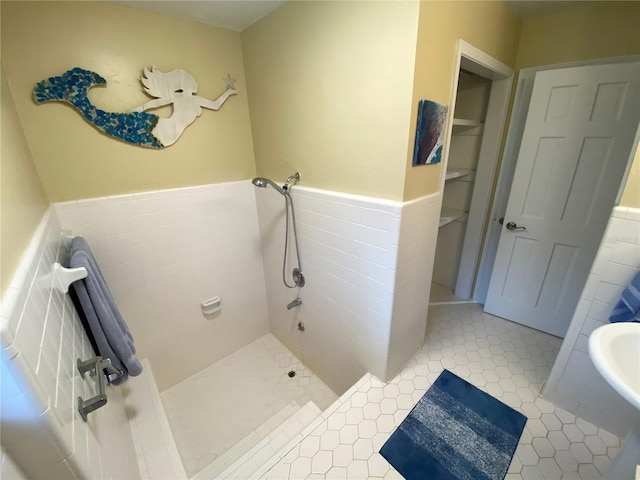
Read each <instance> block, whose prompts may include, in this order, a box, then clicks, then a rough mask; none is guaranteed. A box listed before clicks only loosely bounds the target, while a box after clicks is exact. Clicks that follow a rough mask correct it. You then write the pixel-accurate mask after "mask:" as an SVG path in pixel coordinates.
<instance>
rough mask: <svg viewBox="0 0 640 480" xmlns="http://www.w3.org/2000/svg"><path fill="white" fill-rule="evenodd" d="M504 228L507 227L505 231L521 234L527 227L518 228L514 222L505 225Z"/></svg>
mask: <svg viewBox="0 0 640 480" xmlns="http://www.w3.org/2000/svg"><path fill="white" fill-rule="evenodd" d="M506 227H507V230H509V231H510V232H521V231H523V230H526V229H527V227H519V226H518V225H516V224H515V223H514V222H509V223H507V225H506Z"/></svg>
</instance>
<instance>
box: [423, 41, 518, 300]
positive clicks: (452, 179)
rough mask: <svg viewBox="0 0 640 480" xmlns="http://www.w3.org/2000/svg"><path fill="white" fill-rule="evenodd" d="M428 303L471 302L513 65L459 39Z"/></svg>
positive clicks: (475, 286)
mask: <svg viewBox="0 0 640 480" xmlns="http://www.w3.org/2000/svg"><path fill="white" fill-rule="evenodd" d="M456 71H457V72H458V74H457V75H456V76H455V78H454V85H453V88H452V98H451V102H450V109H452V111H451V112H450V114H449V118H448V126H447V132H448V135H447V138H446V139H445V145H446V147H445V158H443V169H442V178H441V183H440V191H441V192H442V207H441V212H440V223H439V230H438V241H437V244H436V256H435V262H434V267H433V278H432V285H431V294H430V302H429V303H430V304H432V305H434V304H436V305H437V304H448V303H470V302H475V301H476V300H475V299H474V291H475V290H476V288H477V287H478V285H477V280H476V279H477V272H478V267H479V265H480V260H481V258H482V243H483V238H484V233H485V230H486V228H487V224H488V215H489V213H490V208H489V207H490V204H491V200H492V196H493V190H494V183H495V181H494V180H495V176H496V171H497V170H496V169H497V164H498V154H499V150H500V144H501V141H502V135H503V133H504V128H505V121H506V116H507V109H508V102H509V94H510V91H511V84H512V79H513V70H511V69H510V68H509V67H507V66H506V65H504V64H502V63H501V62H499V61H497V60H496V59H494V58H492V57H490V56H489V55H487V54H485V53H484V52H482V51H480V50H478V49H476V48H475V47H473V46H472V45H469V44H468V43H466V42H464V41H462V40H459V42H458V57H457V67H456Z"/></svg>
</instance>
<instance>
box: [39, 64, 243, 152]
mask: <svg viewBox="0 0 640 480" xmlns="http://www.w3.org/2000/svg"><path fill="white" fill-rule="evenodd" d="M140 80H141V82H142V84H143V86H144V90H145V92H146V93H147V94H148V95H150V96H151V97H153V99H152V100H149V101H148V102H145V103H143V104H142V105H140V106H138V107H135V108H133V109H131V111H129V112H126V113H114V112H106V111H104V110H101V109H99V108H97V107H96V106H95V105H93V104H92V103H91V101H90V100H89V98H88V97H87V92H88V90H89V89H90V88H91V87H94V86H96V85H106V84H107V82H106V80H105V79H104V78H102V77H101V76H100V75H98V74H97V73H95V72H92V71H90V70H84V69H82V68H78V67H76V68H72V69H71V70H68V71H66V72H65V73H63V74H62V75H60V76H58V77H50V78H47V79H45V80H42V81H41V82H38V83H37V84H36V85H35V87H34V88H33V96H34V100H35V102H36V103H38V104H41V103H45V102H51V101H58V102H65V103H68V104H70V105H71V106H73V107H74V108H75V109H76V110H78V112H79V113H80V114H81V115H82V116H83V117H84V118H85V119H87V120H88V121H89V122H90V123H91V124H92V125H93V126H94V127H95V128H97V129H98V130H100V131H102V132H104V133H105V134H107V135H109V136H111V137H114V138H117V139H118V140H122V141H124V142H127V143H131V144H134V145H140V146H142V147H148V148H164V147H168V146H169V145H173V144H174V143H175V142H176V141H177V140H178V139H179V138H180V136H181V135H182V132H184V130H185V129H186V128H187V127H188V126H189V125H191V124H192V123H193V122H194V121H195V120H196V118H198V117H199V116H200V115H201V114H202V108H208V109H210V110H219V109H220V107H221V106H222V104H223V103H224V102H225V101H226V100H227V99H228V98H229V97H230V96H231V95H236V94H237V93H238V92H237V91H236V89H235V87H234V83H235V80H234V79H232V78H231V77H230V76H229V75H227V77H226V78H225V79H224V82H225V84H226V86H227V88H226V90H225V91H224V92H223V93H222V95H220V96H219V97H218V98H217V99H215V100H209V99H208V98H204V97H201V96H199V95H196V93H197V91H198V84H197V83H196V80H195V78H193V76H192V75H190V74H189V73H188V72H186V71H184V70H173V71H171V72H168V73H165V72H161V71H160V70H158V69H157V68H156V67H155V66H154V67H152V68H151V69H147V68H145V69H144V70H143V76H142V77H141V79H140ZM166 105H172V107H173V113H172V114H171V116H170V117H168V118H161V117H159V116H158V115H155V114H153V113H148V112H146V110H149V109H153V108H159V107H163V106H166Z"/></svg>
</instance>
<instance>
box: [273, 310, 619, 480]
mask: <svg viewBox="0 0 640 480" xmlns="http://www.w3.org/2000/svg"><path fill="white" fill-rule="evenodd" d="M427 330H428V331H427V337H426V338H427V340H426V342H425V345H424V347H423V348H422V350H421V351H420V352H419V353H418V354H417V355H416V356H415V357H414V358H413V359H412V360H411V361H410V362H409V364H408V365H407V366H406V367H405V368H404V369H403V370H402V371H401V372H400V373H399V374H398V375H397V376H396V377H395V378H394V379H393V380H392V381H390V382H389V383H388V384H384V383H382V382H380V381H379V380H377V379H376V378H375V377H372V376H371V375H366V376H365V377H363V378H362V379H361V380H360V381H359V382H358V383H357V384H356V385H354V386H353V387H352V388H351V389H349V391H348V392H346V393H345V394H344V395H342V396H341V397H340V398H339V399H338V401H336V402H335V403H334V404H333V405H332V406H331V407H330V408H329V409H328V410H327V411H325V412H324V413H323V415H322V417H321V418H320V419H318V421H317V426H315V428H314V429H313V430H311V431H310V433H309V434H308V435H307V436H306V437H305V438H304V439H303V440H302V442H300V443H299V444H297V445H296V446H294V447H293V448H291V449H290V450H289V451H288V452H287V451H285V452H281V454H280V456H279V458H280V460H279V461H278V462H277V463H276V464H275V465H274V466H273V467H272V468H271V469H270V470H269V471H267V472H266V473H265V474H264V475H263V476H262V477H261V478H263V479H284V478H294V479H298V478H306V479H338V478H343V479H345V478H346V479H372V478H385V479H390V478H393V479H399V478H402V477H401V476H400V475H399V474H398V473H397V472H396V471H395V470H394V469H393V467H391V466H390V465H389V463H387V461H386V460H385V459H384V458H383V457H382V456H380V454H379V453H377V452H378V451H379V450H380V448H381V447H382V445H383V444H384V442H385V441H386V440H387V439H388V438H389V436H390V435H391V433H392V432H393V430H394V429H395V428H396V427H397V426H398V425H399V424H400V422H402V420H404V418H405V417H406V416H407V415H408V413H409V411H410V410H411V409H412V408H413V406H414V405H415V404H416V403H417V401H418V400H419V399H420V398H421V397H422V395H423V394H424V393H425V392H426V390H427V389H428V388H429V386H430V385H431V384H432V383H433V382H434V381H435V379H436V378H437V377H438V375H439V374H440V372H441V371H442V369H443V368H447V369H449V370H451V371H452V372H454V373H456V374H457V375H459V376H460V377H462V378H464V379H466V380H468V381H469V382H471V383H472V384H474V385H476V386H477V387H479V388H481V389H482V390H484V391H486V392H488V393H489V394H491V395H493V396H495V397H497V398H499V399H500V400H502V401H503V402H505V403H506V404H508V405H510V406H511V407H513V408H515V409H517V410H519V411H520V412H522V413H523V414H525V415H526V416H527V417H528V421H527V425H526V427H525V430H524V433H523V435H522V437H521V439H520V443H519V444H518V447H517V449H516V453H515V456H514V458H513V461H512V463H511V467H510V468H509V471H508V473H507V476H506V480H516V479H522V480H539V479H544V480H553V479H559V480H567V479H582V480H596V479H600V478H601V477H602V474H603V473H604V472H605V471H606V469H607V468H608V466H609V464H610V463H611V459H612V458H613V457H614V456H615V455H616V453H617V452H618V450H619V447H620V439H619V438H618V437H616V436H615V435H612V434H610V433H608V432H606V431H604V430H602V429H599V428H597V427H595V426H594V425H592V424H590V423H587V422H585V421H583V420H582V419H580V418H576V417H575V416H574V415H572V414H571V413H569V412H566V411H564V410H562V409H560V408H555V407H554V406H553V405H552V404H551V403H549V402H547V401H546V400H544V399H543V398H541V397H540V396H539V394H540V391H541V388H542V385H543V384H544V382H545V381H546V379H547V378H548V376H549V373H550V371H551V367H552V365H553V362H554V361H555V358H556V356H557V353H558V350H559V348H560V344H561V339H559V338H556V337H553V336H551V335H547V334H545V333H541V332H538V331H536V330H533V329H530V328H527V327H524V326H521V325H518V324H515V323H512V322H509V321H506V320H503V319H500V318H496V317H492V316H491V315H488V314H485V313H483V312H482V308H481V306H479V305H473V304H471V305H452V306H439V307H431V309H430V312H429V325H428V327H427Z"/></svg>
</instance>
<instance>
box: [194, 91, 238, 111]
mask: <svg viewBox="0 0 640 480" xmlns="http://www.w3.org/2000/svg"><path fill="white" fill-rule="evenodd" d="M237 93H238V91H237V90H235V89H233V88H228V89H227V90H226V91H225V92H224V93H223V94H222V95H220V96H219V97H218V98H217V99H216V100H209V99H208V98H204V97H198V98H199V99H200V106H201V107H204V108H209V109H211V110H219V109H220V107H221V106H222V104H223V103H224V102H225V101H226V100H227V98H229V97H230V96H231V95H237Z"/></svg>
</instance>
